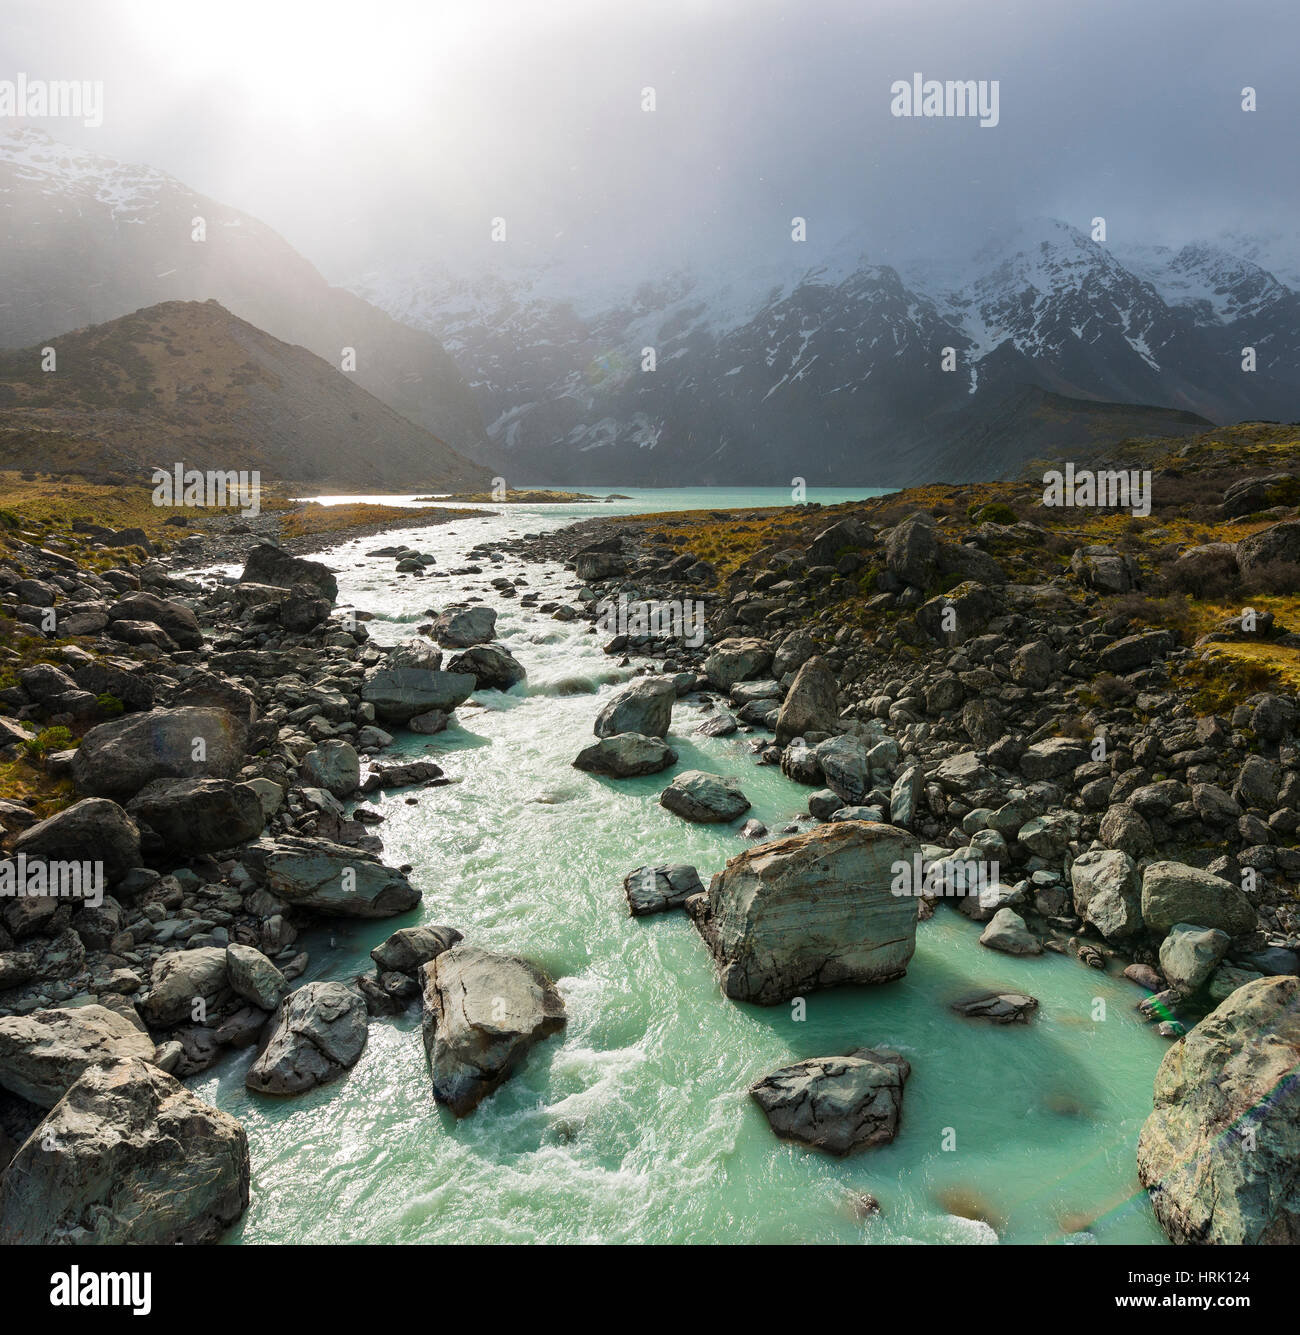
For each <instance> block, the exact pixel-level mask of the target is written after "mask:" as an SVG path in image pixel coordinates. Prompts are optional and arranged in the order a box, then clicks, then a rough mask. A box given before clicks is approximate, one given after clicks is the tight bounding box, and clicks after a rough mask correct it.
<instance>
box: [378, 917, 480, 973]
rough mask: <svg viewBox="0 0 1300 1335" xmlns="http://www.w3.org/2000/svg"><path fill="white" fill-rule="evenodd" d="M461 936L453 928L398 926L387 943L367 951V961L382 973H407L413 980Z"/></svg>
mask: <svg viewBox="0 0 1300 1335" xmlns="http://www.w3.org/2000/svg"><path fill="white" fill-rule="evenodd" d="M462 939H463V937H462V934H461V933H460V932H458V931H457V930H456V929H455V928H454V927H438V926H429V927H399V928H398V930H397V931H395V932H394V933H393V934H392V936H390V937H389V938H388V940H387V941H384V942H381V943H380V944H379V945H377V946H376V947H375V948H374V949H373V950H372V951H371V952H370V958H371V959H372V960H374V962H375V964H376V965H377V966H378V968H379V969H380V970H381V972H384V973H401V974H407V975H409V976H410V977H412V978H414V977H415V976H416V974H418V973H419V971H420V966H421V965H424V964H428V962H429V961H430V960H432V959H437V957H438V956H439V955H441V954H442V953H443V951H444V950H450V949H451V948H452V946H454V945H455V944H456V943H457V942H458V941H460V940H462Z"/></svg>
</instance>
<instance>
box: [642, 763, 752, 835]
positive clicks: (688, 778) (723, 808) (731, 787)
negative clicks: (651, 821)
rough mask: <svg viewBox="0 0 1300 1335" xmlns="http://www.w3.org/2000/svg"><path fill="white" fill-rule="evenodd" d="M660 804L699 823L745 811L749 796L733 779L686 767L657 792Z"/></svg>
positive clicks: (721, 820) (725, 819)
mask: <svg viewBox="0 0 1300 1335" xmlns="http://www.w3.org/2000/svg"><path fill="white" fill-rule="evenodd" d="M659 805H660V806H661V807H664V808H665V809H666V810H668V811H671V812H672V813H673V814H674V815H675V816H680V817H681V818H682V819H683V820H689V821H693V822H695V823H696V824H699V825H721V824H726V823H727V822H729V821H733V820H736V819H737V818H738V817H740V816H742V815H743V814H744V813H745V812H746V811H748V810H749V799H748V798H747V797H746V796H745V794H744V793H742V792H741V791H740V785H739V784H738V783H737V782H736V781H735V780H734V779H724V778H722V777H720V776H719V775H717V774H706V773H704V771H703V770H698V769H688V770H683V771H682V773H681V774H678V775H677V776H676V777H675V778H674V779H673V781H672V783H670V784H669V785H668V787H667V788H665V789H664V790H663V792H662V793H660V794H659Z"/></svg>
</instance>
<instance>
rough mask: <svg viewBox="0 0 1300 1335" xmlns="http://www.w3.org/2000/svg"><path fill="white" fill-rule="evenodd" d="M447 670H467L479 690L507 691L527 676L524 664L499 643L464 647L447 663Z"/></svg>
mask: <svg viewBox="0 0 1300 1335" xmlns="http://www.w3.org/2000/svg"><path fill="white" fill-rule="evenodd" d="M447 670H448V671H449V672H468V673H469V674H470V675H471V676H472V677H473V678H474V680H475V681H476V682H477V683H478V685H477V686H476V687H475V690H479V691H508V690H509V689H510V688H511V687H512V686H517V685H518V684H519V683H520V682H521V681H524V680H526V679H527V677H528V673H527V671H526V670H525V668H524V665H523V664H522V663H521V662H520V661H519V660H518V659H517V658H516V657H515V656H514V655H513V654H510V653H507V652H506V651H505V650H504V649H503V648H502V647H501V646H500V645H499V644H477V645H475V646H474V648H472V649H466V650H465V652H464V653H463V654H457V655H456V656H455V657H454V658H453V659H452V660H451V661H450V662H449V663H448V664H447Z"/></svg>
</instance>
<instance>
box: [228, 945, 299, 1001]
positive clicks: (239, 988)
mask: <svg viewBox="0 0 1300 1335" xmlns="http://www.w3.org/2000/svg"><path fill="white" fill-rule="evenodd" d="M226 976H227V978H228V979H229V981H230V986H231V988H232V989H233V990H234V991H235V992H236V993H238V994H239V996H241V997H243V998H244V1000H245V1001H248V1002H251V1003H252V1004H253V1005H254V1006H257V1007H258V1008H259V1009H260V1010H264V1011H273V1010H275V1008H276V1007H277V1006H279V1004H280V1002H281V1001H283V1000H284V994H285V993H286V992H287V991H288V990H289V983H288V981H287V979H286V978H285V976H284V974H282V973H281V972H280V970H279V969H277V968H276V967H275V965H274V964H272V963H271V961H270V960H269V959H267V958H266V956H265V955H263V954H262V952H261V951H260V950H256V949H254V948H253V947H252V946H245V945H240V944H238V943H235V942H232V943H231V944H230V945H228V946H227V947H226Z"/></svg>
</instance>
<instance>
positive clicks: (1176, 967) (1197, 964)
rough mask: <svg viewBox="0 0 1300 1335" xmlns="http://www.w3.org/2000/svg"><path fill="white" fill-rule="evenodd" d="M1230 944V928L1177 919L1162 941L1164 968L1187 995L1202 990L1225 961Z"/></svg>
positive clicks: (1161, 961) (1169, 978)
mask: <svg viewBox="0 0 1300 1335" xmlns="http://www.w3.org/2000/svg"><path fill="white" fill-rule="evenodd" d="M1229 944H1230V939H1229V937H1228V934H1227V933H1226V932H1220V931H1218V930H1217V929H1215V928H1212V927H1197V926H1195V925H1194V924H1192V923H1187V922H1176V923H1174V925H1173V926H1172V927H1171V928H1170V929H1169V935H1168V936H1167V937H1165V939H1164V940H1163V941H1162V942H1161V943H1160V972H1161V973H1163V974H1164V976H1165V978H1166V979H1168V981H1169V986H1170V987H1172V988H1175V989H1177V990H1178V991H1179V992H1182V993H1183V994H1184V995H1190V994H1191V993H1193V992H1199V991H1200V989H1201V988H1202V987H1204V986H1205V984H1206V983H1208V982H1209V981H1210V975H1211V974H1212V973H1213V972H1214V971H1215V969H1217V968H1218V967H1219V965H1220V964H1221V963H1222V962H1223V957H1224V956H1225V955H1226V954H1227V953H1228V946H1229Z"/></svg>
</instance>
